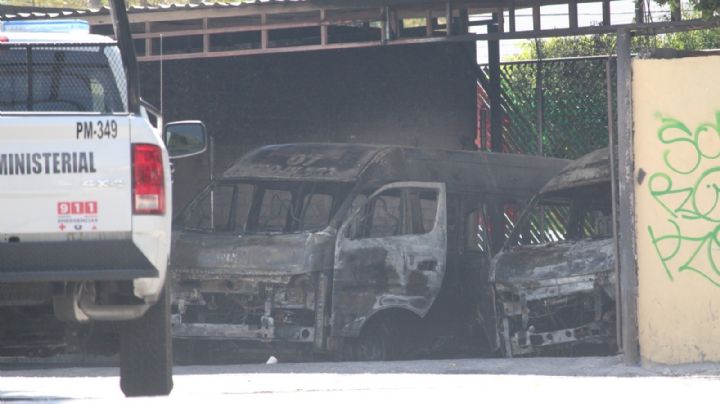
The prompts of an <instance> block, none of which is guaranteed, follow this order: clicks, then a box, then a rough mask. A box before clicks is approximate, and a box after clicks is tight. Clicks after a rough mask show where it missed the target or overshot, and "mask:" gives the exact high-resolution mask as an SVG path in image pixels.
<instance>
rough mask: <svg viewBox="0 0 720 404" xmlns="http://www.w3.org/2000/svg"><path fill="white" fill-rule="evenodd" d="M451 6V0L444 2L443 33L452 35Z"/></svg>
mask: <svg viewBox="0 0 720 404" xmlns="http://www.w3.org/2000/svg"><path fill="white" fill-rule="evenodd" d="M452 21H453V7H452V3H451V2H449V1H448V2H447V3H446V4H445V35H446V36H452V35H453V34H454V32H453V23H452Z"/></svg>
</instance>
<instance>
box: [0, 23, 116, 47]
mask: <svg viewBox="0 0 720 404" xmlns="http://www.w3.org/2000/svg"><path fill="white" fill-rule="evenodd" d="M0 39H1V40H0V42H9V43H112V42H114V41H113V40H112V39H111V38H108V37H105V36H102V35H95V34H91V33H90V25H89V24H88V23H87V21H83V20H19V21H0Z"/></svg>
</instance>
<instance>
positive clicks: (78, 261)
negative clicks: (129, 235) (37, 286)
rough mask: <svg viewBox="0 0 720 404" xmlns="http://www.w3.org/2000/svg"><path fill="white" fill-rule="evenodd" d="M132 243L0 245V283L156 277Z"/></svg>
mask: <svg viewBox="0 0 720 404" xmlns="http://www.w3.org/2000/svg"><path fill="white" fill-rule="evenodd" d="M157 277H159V273H158V270H157V269H156V268H155V267H154V266H153V264H152V263H151V262H150V261H149V260H148V259H147V258H146V257H145V255H143V253H142V252H141V251H140V250H139V249H138V248H137V247H136V246H135V244H134V243H133V241H132V240H88V241H62V242H19V243H1V244H0V282H52V281H105V280H107V281H110V280H131V279H136V278H157Z"/></svg>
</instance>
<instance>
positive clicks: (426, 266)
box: [417, 260, 437, 271]
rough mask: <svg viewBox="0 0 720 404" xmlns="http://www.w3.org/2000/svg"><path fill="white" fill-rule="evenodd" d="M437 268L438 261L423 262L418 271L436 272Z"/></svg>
mask: <svg viewBox="0 0 720 404" xmlns="http://www.w3.org/2000/svg"><path fill="white" fill-rule="evenodd" d="M436 267H437V261H435V260H423V261H420V262H418V264H417V269H418V271H434V270H435V268H436Z"/></svg>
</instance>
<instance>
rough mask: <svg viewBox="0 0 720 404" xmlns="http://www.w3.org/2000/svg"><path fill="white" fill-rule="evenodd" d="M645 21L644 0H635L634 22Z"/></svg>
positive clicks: (640, 22)
mask: <svg viewBox="0 0 720 404" xmlns="http://www.w3.org/2000/svg"><path fill="white" fill-rule="evenodd" d="M644 22H645V0H635V23H636V24H642V23H644Z"/></svg>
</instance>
